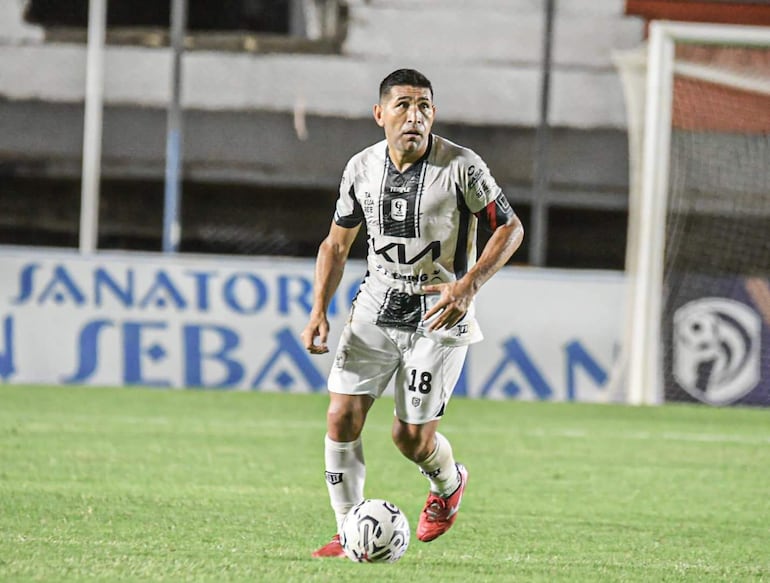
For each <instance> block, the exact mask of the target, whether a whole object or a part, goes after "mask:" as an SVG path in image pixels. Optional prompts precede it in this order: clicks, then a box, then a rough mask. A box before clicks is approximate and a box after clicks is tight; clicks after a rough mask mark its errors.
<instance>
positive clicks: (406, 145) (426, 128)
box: [374, 85, 436, 161]
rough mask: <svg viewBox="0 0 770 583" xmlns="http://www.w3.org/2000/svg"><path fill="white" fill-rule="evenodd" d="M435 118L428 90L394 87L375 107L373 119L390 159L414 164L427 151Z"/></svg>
mask: <svg viewBox="0 0 770 583" xmlns="http://www.w3.org/2000/svg"><path fill="white" fill-rule="evenodd" d="M435 115H436V107H435V106H434V105H433V99H432V98H431V92H430V89H428V88H427V87H412V86H410V85H397V86H395V87H392V88H391V90H390V93H389V94H388V95H386V96H385V97H384V98H383V99H382V100H381V101H380V103H378V104H377V105H375V106H374V119H375V121H376V122H377V125H379V126H380V127H381V128H383V129H384V130H385V138H386V139H387V141H388V148H389V149H390V153H391V157H393V156H395V157H398V158H400V159H403V160H408V161H413V160H416V159H417V158H419V157H420V156H422V155H423V154H424V153H425V150H426V149H427V148H428V138H429V136H430V129H431V127H432V126H433V118H434V117H435ZM394 161H395V160H394Z"/></svg>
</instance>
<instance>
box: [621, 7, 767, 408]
mask: <svg viewBox="0 0 770 583" xmlns="http://www.w3.org/2000/svg"><path fill="white" fill-rule="evenodd" d="M616 63H617V65H618V68H619V70H620V72H621V78H622V79H623V83H624V90H625V94H626V102H627V110H628V120H629V123H628V126H629V143H630V157H631V180H630V184H631V193H630V203H629V232H628V250H627V262H626V270H627V274H628V284H629V289H628V291H629V293H628V297H627V312H628V313H627V318H626V322H625V324H624V337H623V339H622V343H623V350H622V354H623V357H622V359H621V363H620V366H619V368H618V374H617V375H616V378H615V379H614V380H615V386H616V387H622V390H623V396H622V399H623V400H625V401H626V402H630V403H634V404H656V403H661V402H663V401H699V402H705V403H709V404H713V405H727V404H751V405H770V29H768V28H764V27H742V26H727V25H703V24H684V23H669V22H653V23H652V24H651V26H650V38H649V42H648V45H647V49H646V52H645V53H644V54H642V55H629V54H626V55H618V56H617V58H616Z"/></svg>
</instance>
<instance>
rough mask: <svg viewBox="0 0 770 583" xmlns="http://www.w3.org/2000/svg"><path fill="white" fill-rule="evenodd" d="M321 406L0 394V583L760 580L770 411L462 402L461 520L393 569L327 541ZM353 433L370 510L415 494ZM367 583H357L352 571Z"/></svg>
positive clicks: (82, 392)
mask: <svg viewBox="0 0 770 583" xmlns="http://www.w3.org/2000/svg"><path fill="white" fill-rule="evenodd" d="M325 408H326V397H325V396H324V395H290V394H271V393H237V392H214V391H160V390H159V391H155V390H148V389H101V388H71V387H67V388H62V387H21V386H8V385H3V386H0V581H67V582H69V581H266V582H272V581H276V582H281V581H297V582H306V581H334V582H338V581H361V580H370V581H402V582H406V581H418V580H420V581H464V582H470V581H473V582H478V581H548V582H551V581H601V582H605V581H655V582H658V581H693V582H695V581H697V582H702V581H730V582H733V581H770V411H768V410H749V409H738V408H722V409H718V408H709V407H705V406H673V405H668V406H664V407H657V408H647V407H641V408H634V407H624V406H614V405H587V404H574V403H528V402H515V401H506V402H500V401H482V400H465V399H456V400H453V401H452V403H451V405H450V407H449V409H448V412H447V416H446V418H445V420H444V421H443V423H442V431H443V432H444V433H445V434H446V435H447V436H448V437H449V438H450V440H451V441H452V444H453V446H454V449H455V454H456V456H457V458H458V459H459V460H460V461H463V462H464V463H465V464H467V466H468V468H469V470H470V481H469V486H468V490H467V493H466V497H465V499H464V502H463V508H462V510H461V512H460V515H459V517H458V520H457V522H456V523H455V526H454V528H453V529H452V530H451V531H450V532H449V533H447V534H446V535H445V536H443V537H441V538H440V539H437V540H436V541H434V542H431V543H428V544H425V543H421V542H419V541H417V540H416V539H415V538H414V537H413V538H412V542H411V545H410V547H409V549H408V550H407V553H406V555H405V556H404V558H403V559H402V560H401V561H399V562H398V563H395V564H392V565H366V564H363V565H361V564H355V563H352V562H350V561H347V560H342V559H340V560H328V559H327V560H318V559H311V558H310V552H311V551H312V550H313V549H314V548H316V547H317V546H319V545H320V544H322V543H324V542H326V540H327V539H328V538H329V536H330V535H331V534H332V532H333V528H334V527H333V516H332V513H331V510H330V508H329V505H328V500H327V496H326V487H325V484H324V479H323V436H324V413H325ZM391 415H392V400H389V399H383V400H382V401H381V402H379V403H377V404H376V405H375V407H374V408H373V410H372V412H371V414H370V418H369V422H368V425H367V428H366V430H365V433H364V446H365V452H366V458H367V472H368V480H367V488H366V495H367V496H368V497H376V498H386V499H389V500H391V501H393V502H395V503H396V504H398V505H399V506H400V507H401V508H402V509H403V510H404V512H405V513H406V514H407V516H408V518H409V520H410V524H411V527H412V531H413V532H414V528H415V526H416V522H417V517H418V514H419V511H420V508H421V506H422V503H423V501H424V499H425V495H426V494H427V482H426V481H425V479H424V478H423V477H422V476H420V475H419V473H418V472H417V470H416V469H415V468H414V466H413V465H412V464H411V463H409V462H408V461H406V460H405V459H403V458H402V457H401V456H400V454H399V453H398V452H397V451H396V449H395V447H394V446H393V445H392V443H391V441H390V419H391ZM362 578H363V579H362Z"/></svg>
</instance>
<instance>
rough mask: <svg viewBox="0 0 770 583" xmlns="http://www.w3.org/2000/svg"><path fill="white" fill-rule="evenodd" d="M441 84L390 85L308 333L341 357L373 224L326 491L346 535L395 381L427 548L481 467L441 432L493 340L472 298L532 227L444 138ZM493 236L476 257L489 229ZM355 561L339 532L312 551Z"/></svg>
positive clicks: (326, 249)
mask: <svg viewBox="0 0 770 583" xmlns="http://www.w3.org/2000/svg"><path fill="white" fill-rule="evenodd" d="M435 114H436V107H435V105H434V104H433V87H432V86H431V83H430V81H429V80H428V79H427V78H426V77H425V76H424V75H422V74H421V73H419V72H418V71H415V70H413V69H399V70H397V71H394V72H393V73H391V74H390V75H388V76H387V77H385V79H383V81H382V83H381V84H380V98H379V102H378V103H377V104H376V105H375V106H374V119H375V121H376V122H377V125H379V126H380V127H381V128H383V130H384V132H385V140H383V141H381V142H379V143H377V144H374V145H373V146H370V147H368V148H366V149H364V150H363V151H361V152H359V153H358V154H356V155H355V156H353V157H352V158H351V159H350V161H349V162H348V164H347V166H346V167H345V170H344V172H343V175H342V181H341V183H340V189H339V198H338V199H337V204H336V211H335V213H334V219H333V220H332V223H331V228H330V230H329V234H328V235H327V237H326V238H325V239H324V241H323V242H322V243H321V245H320V247H319V249H318V257H317V260H316V269H315V284H314V291H313V297H314V304H313V308H312V311H311V313H310V317H309V321H308V324H307V326H306V327H305V329H304V331H303V332H302V341H303V343H304V345H305V348H306V349H307V350H308V351H309V352H311V353H312V354H322V353H325V352H328V346H327V338H328V334H329V322H328V319H327V315H326V314H327V309H328V307H329V303H330V301H331V299H332V296H333V294H334V292H335V290H336V289H337V286H338V285H339V282H340V279H341V277H342V273H343V269H344V266H345V262H346V260H347V257H348V253H349V251H350V247H351V245H352V243H353V241H354V239H355V238H356V235H357V234H358V232H359V230H360V228H361V225H362V224H365V225H366V231H367V235H368V257H367V267H368V270H367V273H366V276H365V277H364V279H363V282H362V284H361V287H360V290H359V292H358V294H357V295H356V297H355V300H354V301H353V307H352V308H351V312H350V317H349V320H348V323H347V324H346V326H345V328H344V330H343V331H342V337H341V339H340V342H339V346H338V348H337V352H336V356H335V358H334V364H333V366H332V370H331V372H330V374H329V380H328V389H329V398H330V400H329V406H328V410H327V415H326V427H327V433H326V437H325V448H324V451H325V456H324V457H325V466H326V483H327V488H328V491H329V498H330V501H331V506H332V509H333V510H334V514H335V516H336V519H337V532H338V533H339V531H340V526H341V524H342V521H343V519H344V518H345V515H346V514H347V512H348V511H349V510H350V509H351V508H352V507H353V506H354V505H356V504H357V503H358V502H360V501H361V500H363V499H364V478H365V473H366V468H365V465H364V451H363V445H362V443H361V432H362V430H363V427H364V422H365V421H366V415H367V412H368V411H369V408H370V407H371V406H372V404H373V403H374V401H375V399H376V398H378V397H379V396H380V395H381V394H382V393H383V391H384V390H385V388H386V386H387V385H388V383H389V382H390V381H391V379H393V378H394V377H395V404H396V405H395V415H394V419H393V427H392V439H393V442H394V443H395V445H396V447H397V448H398V449H399V451H400V452H401V453H402V454H403V455H404V456H405V457H406V458H408V459H409V460H411V461H412V462H414V463H415V464H416V465H417V467H418V468H419V469H420V471H421V472H422V474H423V475H424V476H425V477H426V478H427V479H428V481H429V482H430V492H429V494H428V499H427V501H426V503H425V506H424V508H423V510H422V513H421V514H420V519H419V523H418V525H417V538H418V539H419V540H421V541H425V542H427V541H431V540H433V539H435V538H436V537H439V536H441V535H442V534H444V533H445V532H446V531H447V530H448V529H449V528H450V527H451V526H452V524H453V523H454V521H455V519H456V518H457V511H458V510H459V508H460V501H461V500H462V496H463V492H464V490H465V487H466V484H467V483H468V470H467V469H466V468H465V467H464V466H463V465H462V464H459V463H457V462H456V461H455V458H454V454H453V452H452V446H451V445H450V443H449V441H448V440H447V438H446V437H445V436H444V435H442V434H441V433H439V432H438V431H437V428H438V424H439V421H440V419H441V417H442V415H443V414H444V412H445V410H446V407H447V403H448V402H449V399H450V397H451V395H452V391H453V390H454V386H455V383H456V382H457V380H458V378H459V376H460V372H461V370H462V366H463V362H464V360H465V356H466V353H467V351H468V345H469V344H471V343H473V342H477V341H479V340H481V338H482V334H481V331H480V330H479V326H478V323H477V321H476V319H475V317H474V309H473V298H474V296H475V295H476V293H477V292H478V290H479V288H480V287H481V285H482V284H483V283H484V282H485V281H487V280H488V279H489V278H490V277H491V276H492V275H493V274H494V273H495V272H496V271H498V270H499V269H500V267H502V266H503V265H504V264H505V263H506V262H507V261H508V259H509V258H510V257H511V255H512V254H513V253H514V252H515V251H516V249H517V248H518V247H519V245H520V244H521V241H522V238H523V236H524V232H523V228H522V226H521V222H520V221H519V219H518V218H517V216H516V214H515V213H514V212H513V210H512V209H511V206H510V205H509V204H508V200H507V199H506V197H505V195H504V194H503V192H502V191H501V189H500V187H499V186H498V185H497V183H496V182H495V180H494V178H492V176H491V175H490V173H489V170H488V168H487V166H486V164H485V163H484V162H483V161H482V159H481V158H480V157H479V156H478V155H476V154H475V153H474V152H473V151H471V150H469V149H467V148H463V147H461V146H459V145H457V144H454V143H452V142H450V141H449V140H446V139H444V138H442V137H440V136H437V135H435V134H433V133H431V127H432V126H433V121H434V117H435ZM478 223H481V225H482V226H483V227H486V228H488V229H489V230H491V231H492V234H491V236H490V238H489V240H488V242H487V244H486V246H485V247H484V250H483V252H482V253H481V256H480V257H478V260H476V229H477V224H478ZM313 556H314V557H344V556H345V555H344V552H343V550H342V547H341V545H340V537H339V534H335V535H334V536H333V537H332V539H331V541H330V542H329V543H327V544H326V545H324V546H322V547H321V548H319V549H318V550H316V551H315V552H314V553H313Z"/></svg>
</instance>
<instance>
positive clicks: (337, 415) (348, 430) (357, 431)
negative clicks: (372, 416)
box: [326, 403, 366, 442]
mask: <svg viewBox="0 0 770 583" xmlns="http://www.w3.org/2000/svg"><path fill="white" fill-rule="evenodd" d="M365 420H366V411H365V410H364V408H362V407H360V406H358V405H357V404H356V403H331V404H330V405H329V408H328V410H327V411H326V427H327V432H328V434H329V437H331V439H333V440H334V441H341V442H344V441H354V440H356V439H358V437H359V436H360V435H361V431H362V430H363V428H364V421H365Z"/></svg>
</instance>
